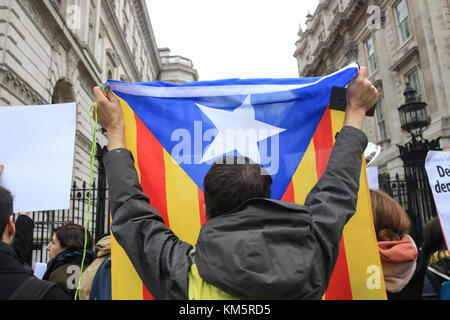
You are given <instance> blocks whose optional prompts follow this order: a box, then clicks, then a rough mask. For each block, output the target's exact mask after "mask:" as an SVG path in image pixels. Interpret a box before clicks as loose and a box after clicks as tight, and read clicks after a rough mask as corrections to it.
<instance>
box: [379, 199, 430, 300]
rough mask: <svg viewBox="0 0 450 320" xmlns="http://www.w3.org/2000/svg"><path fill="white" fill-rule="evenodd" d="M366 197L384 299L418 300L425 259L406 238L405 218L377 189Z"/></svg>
mask: <svg viewBox="0 0 450 320" xmlns="http://www.w3.org/2000/svg"><path fill="white" fill-rule="evenodd" d="M370 198H371V201H372V212H373V222H374V226H375V232H376V236H377V240H378V250H379V253H380V259H381V266H382V268H383V276H384V282H385V286H386V293H387V297H388V300H420V299H421V295H422V286H423V280H424V277H425V265H424V261H425V260H424V257H423V254H422V252H421V251H420V249H418V248H417V246H416V244H415V242H414V240H413V239H412V238H411V237H410V236H409V235H408V232H409V230H410V228H411V221H410V219H409V216H408V214H407V213H406V211H405V210H404V209H403V208H402V207H401V206H400V204H399V203H398V202H396V201H395V200H394V199H393V198H392V197H390V196H389V195H388V194H386V193H385V192H383V191H381V190H370Z"/></svg>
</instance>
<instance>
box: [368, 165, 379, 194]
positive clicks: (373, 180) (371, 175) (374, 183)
mask: <svg viewBox="0 0 450 320" xmlns="http://www.w3.org/2000/svg"><path fill="white" fill-rule="evenodd" d="M366 170H367V182H368V183H369V188H370V189H372V190H378V189H380V187H379V184H378V167H369V168H367V169H366Z"/></svg>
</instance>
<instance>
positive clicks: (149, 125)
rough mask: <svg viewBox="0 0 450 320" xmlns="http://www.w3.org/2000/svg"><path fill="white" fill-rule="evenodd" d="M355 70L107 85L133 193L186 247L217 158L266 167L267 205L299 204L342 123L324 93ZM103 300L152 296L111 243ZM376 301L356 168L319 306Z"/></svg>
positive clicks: (367, 214) (367, 213) (379, 284)
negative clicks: (144, 198) (353, 197)
mask: <svg viewBox="0 0 450 320" xmlns="http://www.w3.org/2000/svg"><path fill="white" fill-rule="evenodd" d="M358 71H359V65H358V64H357V63H353V64H351V65H349V66H348V67H346V68H344V69H342V70H340V71H338V72H335V73H333V74H331V75H328V76H324V77H317V78H295V79H247V80H243V79H227V80H217V81H203V82H191V83H181V84H173V83H165V82H147V83H125V82H120V81H113V80H110V81H108V82H107V84H109V86H110V87H111V90H112V91H113V92H114V93H115V94H116V95H117V96H118V97H119V99H120V101H121V104H122V108H123V113H124V118H125V136H126V143H127V148H128V149H130V150H131V152H132V154H133V156H134V159H135V165H136V170H137V172H138V175H139V178H140V183H141V185H142V188H143V191H144V192H145V193H146V194H147V195H148V196H149V198H150V199H151V204H152V205H153V206H154V207H155V208H156V209H157V210H158V211H159V212H160V213H161V215H162V216H163V218H164V221H165V223H166V224H167V225H168V226H169V227H170V228H171V229H172V231H173V232H174V233H175V234H176V235H177V236H178V237H179V238H180V239H181V240H183V241H186V242H188V243H191V244H192V245H194V246H195V244H196V242H197V237H198V235H199V231H200V228H201V226H202V224H203V223H204V222H205V218H204V212H203V211H204V206H203V203H204V199H203V192H204V189H203V179H204V177H205V175H206V173H207V172H208V170H209V168H210V167H211V165H212V163H213V162H214V161H215V160H217V159H218V158H223V157H224V156H225V155H240V156H247V157H249V158H250V159H252V160H253V161H255V162H257V163H259V164H261V165H262V166H263V167H264V168H266V169H267V171H268V172H269V173H270V174H271V176H272V179H273V184H272V190H271V191H272V198H273V199H277V200H280V199H281V200H284V201H290V202H296V203H299V204H303V203H304V201H305V198H306V196H307V194H308V193H309V191H310V190H311V188H312V187H313V186H314V185H315V183H316V182H317V181H318V179H319V178H320V176H321V175H322V174H323V172H324V171H325V169H326V166H327V163H328V158H329V155H330V153H331V149H332V148H333V145H334V142H335V136H336V134H337V132H338V131H339V130H340V129H341V128H342V126H343V122H344V116H345V112H343V111H342V110H341V111H340V110H333V109H332V108H330V104H329V102H330V94H331V90H332V88H333V87H341V88H342V87H345V86H347V85H348V83H349V82H350V81H351V80H352V79H353V78H354V77H355V75H356V74H357V73H358ZM363 163H364V161H363ZM112 294H113V299H137V300H142V299H151V298H152V296H151V294H150V293H149V292H148V290H147V289H146V288H145V286H144V285H143V283H142V281H141V280H140V278H139V276H138V275H137V273H136V271H135V270H134V268H133V266H132V264H131V262H130V261H129V259H128V257H127V256H126V253H125V252H124V251H123V249H122V248H121V247H120V246H119V245H118V243H117V242H116V241H115V240H114V239H113V243H112ZM385 298H386V293H385V287H384V281H383V275H382V269H381V264H380V258H379V254H378V247H377V241H376V236H375V232H374V227H373V221H372V213H371V204H370V196H369V189H368V185H367V177H366V170H365V165H364V164H363V168H362V171H361V183H360V189H359V194H358V204H357V212H356V214H355V215H354V216H353V217H352V219H351V220H350V221H349V222H348V223H347V225H346V227H345V229H344V233H343V237H342V240H341V245H340V254H339V257H338V260H337V263H336V267H335V269H334V272H333V275H332V278H331V281H330V284H329V287H328V290H327V292H326V294H325V296H324V299H385Z"/></svg>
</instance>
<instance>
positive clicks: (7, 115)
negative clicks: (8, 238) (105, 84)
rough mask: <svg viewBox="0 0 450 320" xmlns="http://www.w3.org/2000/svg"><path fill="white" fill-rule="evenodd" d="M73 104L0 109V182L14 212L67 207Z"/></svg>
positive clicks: (73, 124) (73, 127)
mask: <svg viewBox="0 0 450 320" xmlns="http://www.w3.org/2000/svg"><path fill="white" fill-rule="evenodd" d="M75 125H76V104H75V103H68V104H54V105H41V106H18V107H1V108H0V163H1V164H4V165H5V169H4V171H3V173H2V175H1V177H0V185H1V186H3V187H4V188H6V189H8V190H9V191H11V193H12V195H13V197H14V212H16V213H17V212H30V211H42V210H58V209H68V208H69V207H70V189H71V185H72V170H73V158H74V148H75Z"/></svg>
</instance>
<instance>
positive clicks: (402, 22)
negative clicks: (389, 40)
mask: <svg viewBox="0 0 450 320" xmlns="http://www.w3.org/2000/svg"><path fill="white" fill-rule="evenodd" d="M395 13H396V16H397V28H398V32H399V34H400V42H401V43H404V42H405V41H406V40H408V39H409V38H410V37H411V26H410V25H409V15H408V7H407V6H406V1H405V0H401V1H400V2H399V3H398V4H397V6H396V7H395Z"/></svg>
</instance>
